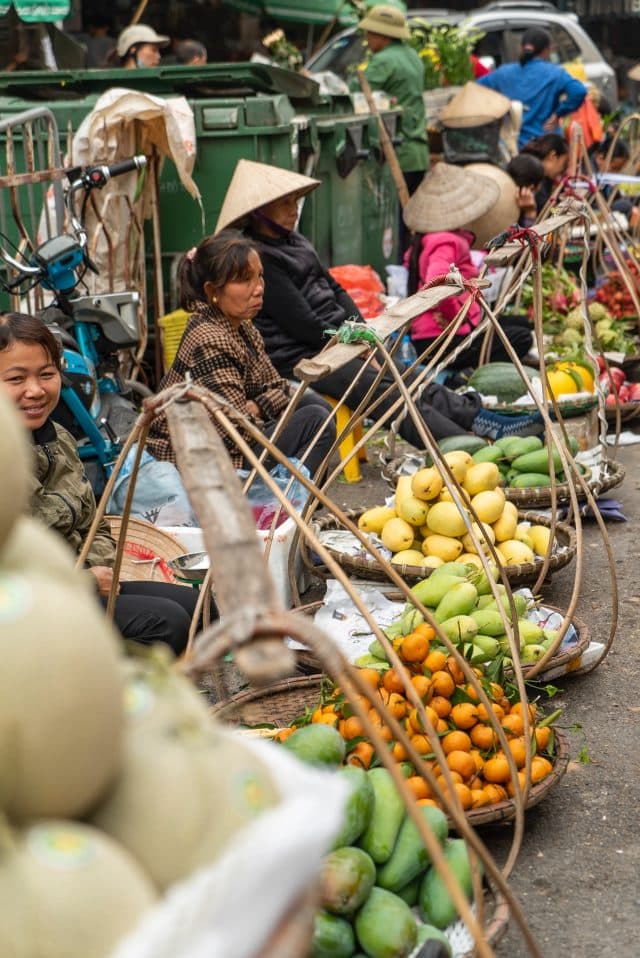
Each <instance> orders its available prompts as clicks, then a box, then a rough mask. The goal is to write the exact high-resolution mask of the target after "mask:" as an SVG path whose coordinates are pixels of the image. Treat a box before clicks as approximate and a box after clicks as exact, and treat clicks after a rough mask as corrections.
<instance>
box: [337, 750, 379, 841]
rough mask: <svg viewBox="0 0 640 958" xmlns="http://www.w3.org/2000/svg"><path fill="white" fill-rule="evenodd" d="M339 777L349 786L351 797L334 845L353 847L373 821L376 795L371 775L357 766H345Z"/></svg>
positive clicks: (339, 770) (348, 799)
mask: <svg viewBox="0 0 640 958" xmlns="http://www.w3.org/2000/svg"><path fill="white" fill-rule="evenodd" d="M338 775H339V776H340V777H341V778H342V779H344V780H345V781H346V782H347V785H348V786H349V797H348V798H347V802H346V805H345V808H344V811H343V813H342V828H341V829H340V832H339V834H338V836H337V837H336V840H335V842H334V844H333V847H334V848H341V847H342V846H343V845H352V844H353V843H354V842H355V841H356V840H357V839H358V838H360V836H361V835H362V833H363V832H364V830H365V828H366V827H367V826H368V824H369V822H370V821H371V815H372V814H373V804H374V801H375V795H374V791H373V785H372V784H371V780H370V778H369V775H368V773H367V772H365V770H364V769H363V768H358V766H357V765H345V766H343V767H342V768H339V769H338Z"/></svg>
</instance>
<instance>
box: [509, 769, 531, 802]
mask: <svg viewBox="0 0 640 958" xmlns="http://www.w3.org/2000/svg"><path fill="white" fill-rule="evenodd" d="M518 781H519V783H520V791H521V792H523V791H524V789H525V785H526V784H527V773H526V771H525V770H524V768H521V769H520V770H519V771H518ZM507 794H508V795H509V796H510V797H511V798H513V797H514V796H515V794H516V787H515V785H514V783H513V779H511V781H510V782H509V784H508V785H507Z"/></svg>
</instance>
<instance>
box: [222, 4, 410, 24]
mask: <svg viewBox="0 0 640 958" xmlns="http://www.w3.org/2000/svg"><path fill="white" fill-rule="evenodd" d="M223 2H224V3H226V5H227V6H229V7H235V8H236V10H241V11H242V12H243V13H252V14H254V15H255V16H269V17H273V18H274V19H275V20H288V21H289V22H291V23H310V24H323V23H330V22H331V21H332V20H337V22H338V23H340V24H342V25H343V26H350V25H352V24H354V23H357V22H358V20H359V19H360V15H359V14H358V11H357V10H356V8H355V7H354V5H353V4H352V3H350V2H349V0H297V2H296V0H223ZM373 2H374V0H371V3H369V2H368V3H367V6H371V5H373ZM392 2H393V6H402V7H403V8H404V4H402V3H400V2H399V0H392Z"/></svg>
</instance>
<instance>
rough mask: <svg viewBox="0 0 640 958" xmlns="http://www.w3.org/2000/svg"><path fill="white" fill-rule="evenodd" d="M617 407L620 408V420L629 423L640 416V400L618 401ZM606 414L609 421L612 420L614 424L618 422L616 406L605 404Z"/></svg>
mask: <svg viewBox="0 0 640 958" xmlns="http://www.w3.org/2000/svg"><path fill="white" fill-rule="evenodd" d="M617 408H618V409H619V410H620V422H621V423H628V422H631V420H632V419H636V418H637V417H638V416H640V402H621V403H618V406H617ZM604 411H605V415H606V417H607V422H610V423H611V424H612V425H613V426H615V424H616V406H605V410H604Z"/></svg>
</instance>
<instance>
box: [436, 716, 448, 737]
mask: <svg viewBox="0 0 640 958" xmlns="http://www.w3.org/2000/svg"><path fill="white" fill-rule="evenodd" d="M448 731H449V726H448V725H447V723H446V721H445V719H441V718H439V719H438V721H437V722H436V732H437V733H438V735H443V734H444V733H445V732H448Z"/></svg>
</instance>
